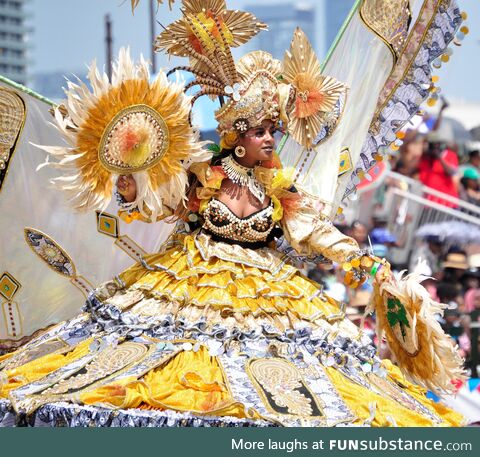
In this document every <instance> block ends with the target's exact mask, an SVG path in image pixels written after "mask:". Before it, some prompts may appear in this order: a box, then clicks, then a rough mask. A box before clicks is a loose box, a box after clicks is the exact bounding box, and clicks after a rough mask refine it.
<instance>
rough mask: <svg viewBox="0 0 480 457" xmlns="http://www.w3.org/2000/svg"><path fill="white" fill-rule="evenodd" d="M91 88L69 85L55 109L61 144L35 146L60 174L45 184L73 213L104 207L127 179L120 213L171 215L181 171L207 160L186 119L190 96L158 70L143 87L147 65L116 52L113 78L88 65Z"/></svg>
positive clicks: (182, 181)
mask: <svg viewBox="0 0 480 457" xmlns="http://www.w3.org/2000/svg"><path fill="white" fill-rule="evenodd" d="M88 79H89V81H90V84H91V87H92V90H89V88H88V87H87V86H86V85H85V84H84V83H82V82H80V81H79V82H78V83H73V82H71V81H69V82H68V87H67V89H66V90H65V93H66V96H67V100H66V101H65V102H64V104H63V105H60V106H58V107H56V108H55V120H56V124H57V126H58V128H59V130H60V131H61V132H62V134H63V136H64V138H65V140H66V141H67V143H68V146H65V147H58V146H56V147H52V146H39V147H40V148H42V149H43V150H45V151H47V152H48V153H49V154H50V155H51V156H53V157H55V158H57V159H59V161H58V162H55V163H51V162H47V164H46V165H50V166H54V167H55V168H58V169H60V170H62V171H64V174H63V175H62V176H58V177H56V178H53V179H52V183H53V184H54V185H55V186H56V187H57V188H60V189H62V190H63V191H65V192H67V193H68V194H69V197H70V202H71V203H72V205H73V206H74V207H75V208H76V209H79V210H90V209H101V210H103V209H105V208H106V207H107V206H108V204H109V203H110V201H111V199H112V195H113V190H114V186H115V183H117V181H118V180H119V177H122V178H123V177H125V176H128V177H129V178H130V179H131V178H133V179H134V180H135V184H136V195H135V198H134V199H133V201H130V202H126V201H123V202H122V204H121V206H122V208H123V210H124V211H126V212H130V213H135V214H137V215H140V216H141V218H142V219H144V220H153V221H154V220H156V219H157V217H159V216H167V215H169V214H171V210H172V209H174V208H175V207H176V206H177V205H178V204H179V203H180V202H181V201H182V199H183V198H185V189H186V186H187V181H188V180H187V169H188V168H189V167H190V165H191V164H192V163H195V162H203V161H206V160H209V159H210V157H211V153H210V152H208V151H206V150H204V149H202V147H203V145H204V143H202V142H199V141H198V134H197V132H196V131H195V130H194V129H193V128H192V127H191V126H190V124H189V121H188V118H189V112H190V109H191V98H190V97H189V96H187V95H185V94H184V92H183V89H184V88H183V85H182V84H180V83H177V82H171V81H169V80H168V79H167V77H166V75H165V74H164V73H163V72H160V73H159V74H158V75H157V76H156V77H155V79H154V80H153V81H152V82H150V73H149V67H148V63H147V62H146V61H145V60H144V59H143V57H141V58H140V62H139V63H138V64H137V65H135V64H134V63H133V61H132V59H131V57H130V54H129V51H128V49H124V48H122V49H121V50H120V53H119V58H118V61H117V62H115V64H114V65H113V74H112V80H111V81H109V79H108V77H107V75H106V74H103V75H102V74H100V72H99V71H98V69H97V67H96V65H95V62H94V63H93V64H92V65H91V66H90V67H89V72H88Z"/></svg>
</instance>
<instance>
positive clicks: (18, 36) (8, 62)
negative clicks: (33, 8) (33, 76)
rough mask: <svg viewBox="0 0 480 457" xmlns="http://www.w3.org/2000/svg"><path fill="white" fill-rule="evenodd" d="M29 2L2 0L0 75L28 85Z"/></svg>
mask: <svg viewBox="0 0 480 457" xmlns="http://www.w3.org/2000/svg"><path fill="white" fill-rule="evenodd" d="M27 1H28V0H0V75H2V76H5V77H7V78H9V79H11V80H13V81H15V82H18V83H20V84H27V62H28V56H27V48H28V41H27V33H28V27H27V25H26V19H27V13H26V12H25V4H26V3H27Z"/></svg>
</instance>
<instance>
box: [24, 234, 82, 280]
mask: <svg viewBox="0 0 480 457" xmlns="http://www.w3.org/2000/svg"><path fill="white" fill-rule="evenodd" d="M24 232H25V241H26V242H27V244H28V245H29V246H30V248H31V249H32V251H33V252H34V253H35V254H37V255H38V256H39V257H40V258H41V259H42V260H43V261H44V262H45V263H46V264H47V265H48V266H49V267H50V268H51V269H52V270H54V271H56V272H57V273H59V274H61V275H63V276H66V277H68V278H72V277H75V276H76V271H75V265H74V263H73V260H72V259H71V258H70V256H69V255H68V254H67V253H66V251H65V250H64V249H62V248H61V246H59V244H58V243H56V242H55V241H54V240H53V239H52V238H50V237H49V236H48V235H47V234H45V233H42V232H40V231H39V230H36V229H34V228H30V227H25V229H24Z"/></svg>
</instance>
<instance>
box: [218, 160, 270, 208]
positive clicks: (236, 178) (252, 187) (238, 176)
mask: <svg viewBox="0 0 480 457" xmlns="http://www.w3.org/2000/svg"><path fill="white" fill-rule="evenodd" d="M222 168H223V171H224V172H225V174H226V175H227V177H228V179H230V180H231V181H232V182H233V183H235V184H237V185H239V186H242V187H247V188H248V190H249V191H250V192H251V193H252V195H253V196H254V197H255V198H256V199H257V200H258V201H259V202H260V203H263V202H264V200H265V187H264V186H263V185H262V184H260V183H259V182H258V180H257V178H256V177H255V173H254V169H253V168H248V167H244V166H243V165H240V164H239V163H238V162H237V161H236V160H235V159H234V158H233V157H232V156H231V155H229V156H227V157H224V158H223V159H222Z"/></svg>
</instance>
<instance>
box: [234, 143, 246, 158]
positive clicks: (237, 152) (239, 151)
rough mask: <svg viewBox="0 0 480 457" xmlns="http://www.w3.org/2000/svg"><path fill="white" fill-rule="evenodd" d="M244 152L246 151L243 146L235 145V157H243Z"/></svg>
mask: <svg viewBox="0 0 480 457" xmlns="http://www.w3.org/2000/svg"><path fill="white" fill-rule="evenodd" d="M246 152H247V151H246V150H245V148H244V147H243V146H237V147H236V148H235V155H236V156H237V157H243V156H244V155H245V154H246Z"/></svg>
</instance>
